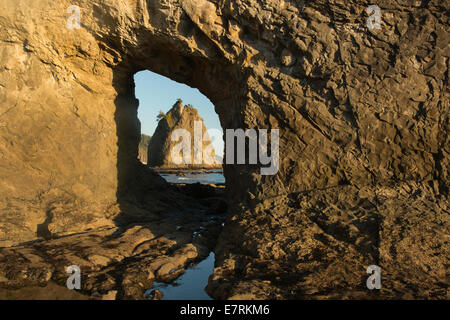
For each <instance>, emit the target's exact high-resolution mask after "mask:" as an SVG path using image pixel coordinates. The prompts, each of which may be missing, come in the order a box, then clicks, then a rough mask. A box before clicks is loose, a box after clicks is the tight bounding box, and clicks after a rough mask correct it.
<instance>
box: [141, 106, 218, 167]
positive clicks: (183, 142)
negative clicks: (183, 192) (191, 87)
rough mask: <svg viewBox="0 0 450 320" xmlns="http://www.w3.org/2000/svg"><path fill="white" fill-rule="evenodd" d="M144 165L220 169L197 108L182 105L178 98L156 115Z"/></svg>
mask: <svg viewBox="0 0 450 320" xmlns="http://www.w3.org/2000/svg"><path fill="white" fill-rule="evenodd" d="M195 139H197V142H196V141H194V140H195ZM183 146H184V148H183ZM195 146H197V148H195ZM198 147H201V148H198ZM147 164H148V165H149V166H151V167H156V168H163V169H214V168H221V164H220V162H219V161H218V159H217V157H216V154H215V151H214V147H213V146H212V142H211V139H210V136H209V134H208V131H207V129H206V127H205V124H204V122H203V119H202V118H201V117H200V115H199V113H198V110H197V109H195V108H194V107H193V106H191V105H186V106H183V101H182V100H181V99H178V100H177V102H176V103H175V104H174V105H173V107H172V109H170V110H169V111H168V112H167V113H165V114H164V113H162V112H161V113H160V115H159V123H158V127H157V128H156V130H155V133H154V134H153V137H152V139H151V141H150V144H149V147H148V163H147Z"/></svg>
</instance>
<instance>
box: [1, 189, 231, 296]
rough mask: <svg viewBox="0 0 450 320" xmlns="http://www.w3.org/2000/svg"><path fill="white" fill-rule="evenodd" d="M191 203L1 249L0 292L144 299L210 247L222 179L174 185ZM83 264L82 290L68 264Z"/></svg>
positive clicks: (219, 217)
mask: <svg viewBox="0 0 450 320" xmlns="http://www.w3.org/2000/svg"><path fill="white" fill-rule="evenodd" d="M175 188H177V189H178V191H180V193H182V194H184V195H185V196H186V197H190V198H191V200H192V203H195V205H192V207H193V209H192V208H185V210H183V211H180V212H179V213H178V214H170V215H168V216H165V217H155V218H153V220H152V221H147V222H145V223H141V224H133V225H129V226H121V227H111V228H103V229H97V230H92V231H89V232H84V233H79V234H75V235H70V236H65V237H59V238H55V239H51V240H45V241H36V242H33V243H29V244H27V245H23V246H18V247H13V248H4V249H1V250H0V299H144V296H143V294H144V292H145V290H147V289H150V288H151V287H152V282H153V281H158V282H161V281H162V282H170V281H172V280H174V279H176V278H178V277H179V276H180V275H182V274H183V273H184V272H185V269H186V268H187V267H189V266H190V265H191V264H193V263H196V262H198V261H200V260H202V259H204V258H205V257H207V256H208V255H209V253H210V252H211V250H213V249H214V247H215V245H216V239H217V238H218V236H219V233H220V232H221V230H222V224H223V222H224V219H225V212H226V208H227V205H226V201H225V199H224V187H223V186H222V187H221V186H213V185H210V186H207V185H199V184H195V185H177V186H176V187H175ZM71 265H77V266H79V267H80V269H81V290H80V291H71V290H68V289H67V288H66V281H67V279H68V277H69V276H70V275H69V274H67V273H66V268H67V267H68V266H71Z"/></svg>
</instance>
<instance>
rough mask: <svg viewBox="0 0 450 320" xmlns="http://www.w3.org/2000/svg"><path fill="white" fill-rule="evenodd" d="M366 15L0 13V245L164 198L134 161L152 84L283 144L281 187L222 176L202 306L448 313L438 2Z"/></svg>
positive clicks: (190, 5) (238, 169) (121, 9)
mask: <svg viewBox="0 0 450 320" xmlns="http://www.w3.org/2000/svg"><path fill="white" fill-rule="evenodd" d="M376 2H377V5H379V6H380V8H381V10H382V15H381V17H382V24H381V29H379V30H372V31H370V30H368V29H367V26H366V21H367V19H368V14H367V13H366V9H367V7H368V6H369V5H370V4H372V3H369V2H368V1H363V0H349V1H338V0H334V1H330V0H317V1H308V2H302V1H298V2H297V1H284V0H280V1H271V0H266V1H258V2H257V1H254V0H215V1H212V0H211V1H207V0H160V1H156V0H155V1H145V0H126V1H118V0H101V1H100V0H90V1H87V0H71V1H67V0H61V1H56V2H55V1H50V0H40V1H33V0H3V1H1V2H0V27H1V28H0V52H1V53H0V108H1V109H0V177H1V179H0V245H11V244H14V243H18V242H23V241H28V240H33V239H35V238H37V237H45V236H49V235H52V234H55V233H70V232H75V231H80V230H84V229H86V228H88V227H93V226H96V225H104V224H109V223H111V221H113V220H114V217H116V216H117V215H118V214H119V213H120V212H121V210H123V206H122V205H121V204H123V198H124V197H125V195H127V194H128V195H129V192H130V190H134V189H133V187H134V186H136V185H140V186H141V188H140V189H139V190H141V191H142V190H145V191H146V192H147V193H148V190H150V189H149V188H151V187H152V186H154V185H155V184H158V185H161V183H162V182H160V181H159V180H157V179H158V178H157V177H156V176H154V175H151V174H149V175H148V176H145V177H148V179H143V178H142V175H141V174H140V173H141V172H142V171H141V170H143V169H142V168H141V167H140V166H139V164H138V161H137V160H136V159H137V145H138V143H139V132H140V130H139V121H138V119H137V107H138V102H137V100H136V98H135V96H134V84H133V75H134V73H136V72H137V71H140V70H145V69H148V70H151V71H153V72H157V73H159V74H161V75H164V76H168V77H170V78H171V79H173V80H176V81H179V82H183V83H186V84H188V85H190V86H193V87H196V88H198V89H199V90H200V91H201V92H202V93H203V94H205V95H206V96H208V98H209V99H210V100H211V101H212V102H213V104H214V105H215V111H216V112H217V113H218V115H219V117H220V121H221V124H222V126H223V128H230V129H235V128H264V129H270V128H278V129H280V159H281V160H280V171H279V172H278V174H277V175H275V176H260V175H259V168H257V166H231V165H230V166H226V167H225V175H226V179H227V190H228V196H229V199H230V207H229V213H230V217H229V221H228V223H227V225H226V230H225V232H224V233H223V236H222V241H221V244H220V245H219V247H218V248H217V255H216V257H217V261H216V266H217V268H216V270H215V273H214V275H213V276H212V277H211V279H210V286H209V289H208V290H209V291H210V292H211V294H212V295H213V296H215V297H222V298H225V297H232V296H234V297H243V294H244V293H245V294H247V295H248V296H244V297H250V298H261V297H262V298H264V297H268V296H269V297H275V298H298V297H305V296H308V297H313V296H314V297H330V296H335V297H343V296H345V295H348V296H363V297H367V296H368V295H369V296H370V295H373V296H376V295H377V294H379V296H383V295H384V296H385V297H402V296H403V295H405V294H406V297H408V294H409V295H412V296H413V297H418V296H420V297H442V296H445V294H447V297H448V293H446V292H448V291H446V290H447V288H448V279H446V278H445V274H446V271H447V268H448V258H446V256H447V257H448V252H449V250H448V249H449V248H448V239H447V238H446V237H447V235H448V234H449V223H448V207H447V200H448V188H449V177H448V168H449V145H450V144H449V138H448V131H449V120H448V119H449V116H448V110H449V105H448V101H449V99H448V98H449V97H448V78H449V71H448V70H449V66H448V63H449V61H448V57H449V41H448V39H449V38H448V32H447V30H448V29H449V21H448V16H447V15H446V11H447V9H448V8H447V7H448V5H447V4H446V2H445V1H441V0H430V1H401V0H398V1H394V2H393V1H387V0H380V1H376ZM71 5H76V6H79V8H80V10H81V16H80V28H73V29H69V28H67V21H68V19H69V17H70V16H71V15H73V14H74V13H73V11H72V12H71V13H68V12H67V9H68V8H69V7H70V6H71ZM75 18H76V16H75ZM69 22H70V24H69V26H71V27H73V26H74V23H75V26H76V22H77V21H76V19H75V21H73V19H72V20H70V21H69ZM136 181H139V183H136ZM139 190H137V191H136V192H138V191H139ZM126 192H128V193H126ZM155 194H156V193H155ZM136 197H137V196H136ZM155 197H156V196H155ZM149 210H151V209H149ZM446 253H447V255H446ZM371 264H378V265H380V266H381V268H382V270H384V271H383V275H384V278H383V290H381V291H380V292H378V291H377V292H378V293H373V292H369V291H368V290H367V289H366V287H365V279H366V277H367V275H366V270H365V268H366V267H367V266H368V265H371Z"/></svg>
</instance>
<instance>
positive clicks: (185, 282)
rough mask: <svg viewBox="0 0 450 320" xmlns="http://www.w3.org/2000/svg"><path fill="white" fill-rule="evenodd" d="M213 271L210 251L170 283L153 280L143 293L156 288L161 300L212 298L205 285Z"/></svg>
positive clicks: (212, 259)
mask: <svg viewBox="0 0 450 320" xmlns="http://www.w3.org/2000/svg"><path fill="white" fill-rule="evenodd" d="M213 271H214V253H213V252H211V253H210V254H209V256H208V258H206V259H205V260H203V261H201V262H200V263H198V264H197V265H195V266H194V267H192V268H189V269H187V270H186V272H185V273H184V274H183V275H182V276H181V277H179V278H178V279H177V280H175V282H173V283H171V284H167V283H163V282H154V283H153V288H152V289H149V290H147V292H146V293H145V294H146V295H147V294H149V293H150V292H151V291H152V290H154V289H158V290H159V291H161V292H162V294H163V298H162V300H212V298H211V297H210V296H209V295H208V294H207V293H206V291H205V287H206V285H207V284H208V278H209V276H210V275H211V274H212V273H213Z"/></svg>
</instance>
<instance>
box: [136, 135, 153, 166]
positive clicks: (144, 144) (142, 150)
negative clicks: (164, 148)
mask: <svg viewBox="0 0 450 320" xmlns="http://www.w3.org/2000/svg"><path fill="white" fill-rule="evenodd" d="M151 139H152V137H151V136H148V135H146V134H141V141H140V142H139V147H138V148H139V153H138V158H139V160H140V161H141V162H142V163H143V164H147V161H148V158H147V155H148V145H149V144H150V140H151Z"/></svg>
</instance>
